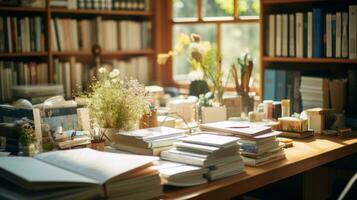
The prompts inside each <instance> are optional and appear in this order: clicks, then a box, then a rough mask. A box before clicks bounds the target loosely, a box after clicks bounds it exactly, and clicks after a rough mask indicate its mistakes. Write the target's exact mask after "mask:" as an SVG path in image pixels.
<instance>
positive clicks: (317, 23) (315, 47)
mask: <svg viewBox="0 0 357 200" xmlns="http://www.w3.org/2000/svg"><path fill="white" fill-rule="evenodd" d="M312 19H313V33H312V34H313V36H312V43H313V44H312V57H314V58H321V57H322V56H323V51H324V49H323V44H324V43H323V34H324V18H323V11H322V9H321V8H314V9H313V10H312Z"/></svg>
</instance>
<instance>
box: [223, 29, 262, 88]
mask: <svg viewBox="0 0 357 200" xmlns="http://www.w3.org/2000/svg"><path fill="white" fill-rule="evenodd" d="M221 31H222V32H221V36H222V38H221V45H222V47H221V49H222V50H221V51H222V55H223V60H222V67H223V68H225V70H226V72H228V70H227V69H228V67H229V66H230V65H231V64H232V63H233V62H236V59H237V58H238V57H240V56H242V55H243V54H244V53H245V52H249V54H250V56H251V57H252V59H253V63H254V67H253V76H252V77H253V78H254V84H258V82H257V81H259V24H245V23H244V24H231V23H229V24H222V29H221ZM256 86H257V85H254V87H256Z"/></svg>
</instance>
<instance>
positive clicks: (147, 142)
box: [111, 126, 186, 156]
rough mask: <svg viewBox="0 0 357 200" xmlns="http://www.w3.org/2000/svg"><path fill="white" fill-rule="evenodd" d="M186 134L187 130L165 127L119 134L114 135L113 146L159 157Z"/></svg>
mask: <svg viewBox="0 0 357 200" xmlns="http://www.w3.org/2000/svg"><path fill="white" fill-rule="evenodd" d="M185 133H186V131H185V130H181V129H175V128H169V127H163V126H162V127H153V128H146V129H138V130H134V131H128V132H119V133H116V134H114V136H113V138H112V139H113V141H112V144H111V146H112V147H114V148H116V149H119V150H123V151H128V152H132V153H136V154H143V155H154V156H158V155H160V153H161V151H163V150H167V149H170V148H171V147H172V144H173V143H174V142H175V141H177V139H179V138H181V137H183V136H184V135H185Z"/></svg>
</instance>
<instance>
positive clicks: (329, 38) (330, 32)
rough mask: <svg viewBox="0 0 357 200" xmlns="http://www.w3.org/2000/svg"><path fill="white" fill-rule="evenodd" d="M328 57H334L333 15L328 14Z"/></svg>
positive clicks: (326, 21)
mask: <svg viewBox="0 0 357 200" xmlns="http://www.w3.org/2000/svg"><path fill="white" fill-rule="evenodd" d="M325 23H326V57H328V58H331V57H332V14H329V13H328V14H326V20H325Z"/></svg>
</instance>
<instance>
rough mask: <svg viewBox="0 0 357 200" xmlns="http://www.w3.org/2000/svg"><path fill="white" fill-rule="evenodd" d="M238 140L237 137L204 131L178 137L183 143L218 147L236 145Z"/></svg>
mask: <svg viewBox="0 0 357 200" xmlns="http://www.w3.org/2000/svg"><path fill="white" fill-rule="evenodd" d="M238 140H239V138H237V137H229V136H220V135H213V134H205V133H202V134H197V135H193V136H188V137H183V138H180V141H182V142H185V143H192V144H198V145H206V146H211V147H218V148H226V147H231V146H236V145H237V142H238Z"/></svg>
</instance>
